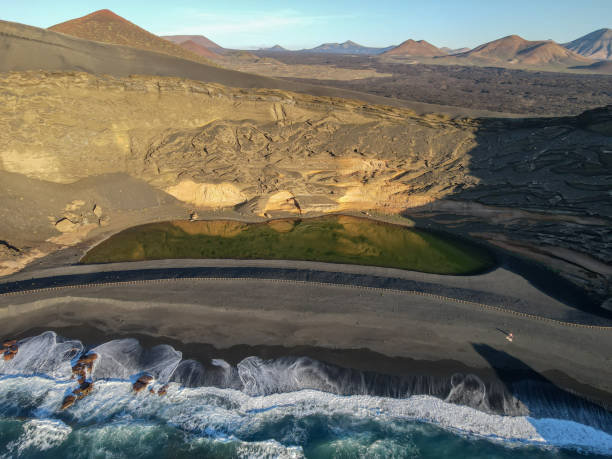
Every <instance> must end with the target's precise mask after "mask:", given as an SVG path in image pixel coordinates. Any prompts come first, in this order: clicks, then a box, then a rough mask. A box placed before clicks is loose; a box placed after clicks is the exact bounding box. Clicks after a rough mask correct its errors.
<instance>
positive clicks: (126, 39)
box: [49, 10, 206, 62]
mask: <svg viewBox="0 0 612 459" xmlns="http://www.w3.org/2000/svg"><path fill="white" fill-rule="evenodd" d="M49 30H52V31H54V32H61V33H64V34H66V35H72V36H74V37H79V38H84V39H86V40H92V41H98V42H102V43H111V44H115V45H125V46H131V47H134V48H139V49H145V50H147V51H155V52H157V53H164V54H169V55H171V56H175V57H180V58H182V59H189V60H193V61H196V62H206V59H204V58H203V57H202V56H199V55H197V54H194V53H192V52H191V51H188V50H186V49H185V48H181V47H180V46H178V45H177V44H175V43H172V42H170V41H168V40H164V39H163V38H160V37H158V36H157V35H153V34H152V33H150V32H147V31H146V30H144V29H143V28H141V27H138V26H137V25H136V24H133V23H131V22H130V21H128V20H127V19H124V18H122V17H121V16H118V15H116V14H115V13H113V12H112V11H110V10H100V11H96V12H94V13H91V14H88V15H87V16H83V17H81V18H77V19H73V20H71V21H66V22H62V23H61V24H56V25H54V26H51V27H49Z"/></svg>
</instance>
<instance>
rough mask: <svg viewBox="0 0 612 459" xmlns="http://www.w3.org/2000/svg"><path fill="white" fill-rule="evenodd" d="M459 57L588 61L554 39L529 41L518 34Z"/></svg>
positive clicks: (567, 62)
mask: <svg viewBox="0 0 612 459" xmlns="http://www.w3.org/2000/svg"><path fill="white" fill-rule="evenodd" d="M457 57H461V58H476V59H484V60H488V61H490V62H500V63H501V62H507V63H510V64H524V65H544V64H562V65H577V64H579V63H585V62H587V61H588V59H585V58H584V57H582V56H580V55H578V54H576V53H574V52H572V51H570V50H568V49H566V48H564V47H563V46H561V45H559V44H558V43H555V42H554V41H552V40H539V41H529V40H525V39H524V38H522V37H519V36H518V35H509V36H507V37H503V38H500V39H498V40H494V41H491V42H488V43H485V44H483V45H480V46H478V47H476V48H474V49H473V50H471V51H468V52H465V53H461V54H458V55H457Z"/></svg>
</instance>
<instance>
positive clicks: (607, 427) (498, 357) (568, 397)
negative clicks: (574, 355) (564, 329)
mask: <svg viewBox="0 0 612 459" xmlns="http://www.w3.org/2000/svg"><path fill="white" fill-rule="evenodd" d="M472 347H473V348H474V350H475V351H476V352H478V354H480V355H481V356H482V357H483V358H484V359H485V360H486V361H487V362H488V363H489V365H490V366H491V368H492V369H493V370H494V371H495V373H496V375H497V377H498V379H499V381H501V382H502V383H503V384H504V386H505V388H506V389H507V391H508V392H509V393H510V394H512V395H513V397H514V398H515V399H516V400H517V401H518V403H520V404H521V405H522V406H523V407H524V408H525V411H526V412H527V413H528V416H530V417H532V418H534V419H545V418H550V419H564V420H570V421H575V422H578V423H580V424H584V425H588V426H591V427H594V428H596V429H599V430H602V431H604V432H607V433H612V409H611V408H610V407H609V406H608V407H605V406H603V405H600V404H598V403H596V402H594V401H591V400H589V399H587V398H585V397H584V396H581V395H578V394H576V393H574V392H572V391H569V390H566V389H563V388H561V387H559V386H558V385H556V384H555V383H553V382H552V381H551V380H549V379H548V378H546V377H545V376H543V375H542V374H541V373H539V372H537V371H535V370H534V369H533V368H531V367H530V366H529V365H527V364H526V363H525V362H523V361H522V360H520V359H517V358H516V357H513V356H512V355H510V354H509V353H507V352H505V351H501V350H498V349H495V348H493V347H491V346H489V345H487V344H482V343H472ZM535 424H536V423H534V427H536V429H538V426H537V425H535ZM538 433H540V435H541V436H542V437H544V438H546V436H547V435H548V433H547V432H544V431H540V429H538Z"/></svg>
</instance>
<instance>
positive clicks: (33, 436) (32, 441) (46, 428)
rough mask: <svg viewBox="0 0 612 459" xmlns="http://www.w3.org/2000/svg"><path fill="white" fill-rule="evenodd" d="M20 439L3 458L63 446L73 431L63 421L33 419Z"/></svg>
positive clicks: (11, 444)
mask: <svg viewBox="0 0 612 459" xmlns="http://www.w3.org/2000/svg"><path fill="white" fill-rule="evenodd" d="M23 430H24V432H23V434H22V435H21V437H19V439H17V440H15V441H13V442H11V443H9V444H8V445H7V447H6V451H7V452H6V454H5V455H3V456H1V457H6V458H9V457H14V456H21V455H22V454H24V453H27V452H28V451H32V452H36V453H39V452H41V451H46V450H48V449H51V448H55V447H56V446H59V445H61V444H62V443H63V442H64V441H65V440H66V438H67V437H68V435H70V433H71V432H72V429H71V428H70V427H69V426H67V425H66V424H64V423H63V422H62V421H59V420H54V419H32V420H30V421H28V422H26V423H25V424H24V426H23Z"/></svg>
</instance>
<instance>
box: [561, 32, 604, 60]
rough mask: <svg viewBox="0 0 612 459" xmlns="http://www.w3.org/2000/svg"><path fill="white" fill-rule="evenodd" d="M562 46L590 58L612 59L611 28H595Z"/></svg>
mask: <svg viewBox="0 0 612 459" xmlns="http://www.w3.org/2000/svg"><path fill="white" fill-rule="evenodd" d="M563 46H565V47H566V48H567V49H570V50H572V51H574V52H575V53H578V54H580V55H582V56H585V57H590V58H591V59H604V60H612V29H599V30H596V31H595V32H591V33H589V34H587V35H585V36H584V37H580V38H577V39H576V40H574V41H570V42H569V43H565V44H564V45H563Z"/></svg>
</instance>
